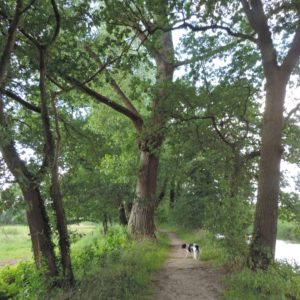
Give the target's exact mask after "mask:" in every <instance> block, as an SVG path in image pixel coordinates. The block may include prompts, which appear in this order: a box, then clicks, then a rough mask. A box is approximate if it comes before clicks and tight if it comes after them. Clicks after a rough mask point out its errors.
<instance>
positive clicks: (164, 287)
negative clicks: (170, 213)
mask: <svg viewBox="0 0 300 300" xmlns="http://www.w3.org/2000/svg"><path fill="white" fill-rule="evenodd" d="M167 235H168V238H169V239H170V246H171V249H170V252H169V255H168V259H167V260H166V261H165V262H164V265H163V269H162V270H161V271H159V272H158V274H157V275H156V276H155V278H154V280H153V288H154V289H155V293H154V296H153V298H152V299H153V300H171V299H172V300H194V299H195V300H202V299H203V300H215V299H219V298H220V295H221V292H222V284H221V282H222V277H223V276H224V273H222V272H221V271H220V272H218V271H217V270H213V269H212V267H211V266H210V265H209V264H208V263H207V262H202V261H199V260H194V259H192V258H191V256H189V258H186V259H185V258H184V257H185V250H184V249H182V248H181V245H182V244H183V241H181V240H179V239H178V238H177V237H176V235H175V234H174V233H167Z"/></svg>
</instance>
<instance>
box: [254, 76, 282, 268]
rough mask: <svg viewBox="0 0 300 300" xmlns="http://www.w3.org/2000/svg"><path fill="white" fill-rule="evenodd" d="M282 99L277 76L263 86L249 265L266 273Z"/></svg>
mask: <svg viewBox="0 0 300 300" xmlns="http://www.w3.org/2000/svg"><path fill="white" fill-rule="evenodd" d="M284 98H285V86H284V85H283V84H282V80H280V77H279V76H278V77H277V79H276V80H274V81H273V82H271V83H270V84H269V86H267V95H266V107H265V112H264V118H263V129H262V147H261V161H260V175H259V182H258V198H257V204H256V214H255V222H254V236H253V242H252V244H251V252H250V262H249V264H250V267H252V268H254V269H255V268H262V269H266V268H267V267H268V266H269V265H270V263H271V261H272V260H273V259H274V255H275V246H276V235H277V213H278V195H279V180H280V161H281V155H282V150H283V148H282V145H281V138H282V128H283V104H284Z"/></svg>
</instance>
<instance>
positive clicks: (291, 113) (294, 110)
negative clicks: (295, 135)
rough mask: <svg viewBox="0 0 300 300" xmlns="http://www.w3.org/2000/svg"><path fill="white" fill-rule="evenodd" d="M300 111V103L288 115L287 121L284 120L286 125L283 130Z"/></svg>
mask: <svg viewBox="0 0 300 300" xmlns="http://www.w3.org/2000/svg"><path fill="white" fill-rule="evenodd" d="M299 109H300V103H298V104H297V105H296V106H295V107H294V108H293V109H292V110H291V111H290V112H289V113H288V114H287V116H286V117H285V120H284V125H283V128H285V127H286V126H287V124H288V122H289V120H290V118H291V117H292V115H293V114H295V113H296V112H297V111H299Z"/></svg>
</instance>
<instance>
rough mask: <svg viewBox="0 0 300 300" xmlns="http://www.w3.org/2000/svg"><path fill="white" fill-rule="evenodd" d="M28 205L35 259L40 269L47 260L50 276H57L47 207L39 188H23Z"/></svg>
mask: <svg viewBox="0 0 300 300" xmlns="http://www.w3.org/2000/svg"><path fill="white" fill-rule="evenodd" d="M22 192H23V196H24V199H25V201H26V203H27V220H28V225H29V230H30V235H31V240H32V248H33V253H34V259H35V262H36V264H37V266H38V267H40V266H41V263H42V259H44V260H45V262H46V265H47V268H48V273H49V275H50V276H57V275H58V270H57V266H56V258H55V254H54V247H53V243H52V240H51V231H50V227H49V221H48V217H47V214H46V210H45V206H44V203H43V200H42V197H41V194H40V191H39V189H38V188H31V187H28V188H22Z"/></svg>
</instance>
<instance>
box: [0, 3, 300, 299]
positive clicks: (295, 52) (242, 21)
mask: <svg viewBox="0 0 300 300" xmlns="http://www.w3.org/2000/svg"><path fill="white" fill-rule="evenodd" d="M0 29H1V30H0V35H1V39H0V51H1V53H0V56H1V61H0V150H1V154H0V159H1V160H0V172H1V173H0V174H1V179H0V180H1V188H0V190H1V202H0V212H1V213H2V215H1V218H2V220H4V219H5V220H12V219H16V220H19V221H20V222H27V224H28V226H29V230H30V237H31V242H32V249H33V255H34V260H35V265H36V268H38V269H40V268H42V269H43V272H44V273H45V276H47V277H48V278H52V279H53V278H55V280H53V281H52V282H54V283H52V284H51V288H53V287H57V286H63V285H73V284H76V283H75V282H76V276H74V274H73V273H74V272H73V266H72V264H73V262H72V258H71V256H70V237H69V234H68V230H67V227H68V224H71V223H76V222H81V221H92V222H96V223H101V224H103V228H104V231H105V232H106V231H107V230H108V227H110V226H111V224H112V223H120V224H122V225H124V226H126V228H127V229H128V232H129V233H130V235H131V236H132V237H133V238H134V239H139V238H140V237H141V236H142V237H147V238H149V239H154V240H155V239H156V237H157V224H162V223H170V222H172V223H173V224H179V225H181V226H183V227H185V228H190V229H193V228H203V229H205V230H207V231H209V232H211V233H212V234H222V235H224V236H225V240H224V243H225V247H226V248H227V249H228V251H229V252H228V253H230V255H231V257H232V258H236V257H238V256H239V255H241V256H243V255H246V256H247V259H246V261H245V264H246V265H247V266H248V268H250V269H251V270H268V268H269V267H270V266H271V265H272V263H273V261H274V252H275V244H276V236H277V222H278V219H279V218H280V219H282V220H289V221H293V222H296V223H297V222H298V223H297V224H299V222H300V200H299V195H298V194H297V193H294V192H290V193H287V192H286V189H282V188H284V187H285V186H286V185H287V184H288V183H287V181H286V178H285V176H284V174H281V172H280V164H281V161H282V160H285V161H287V162H289V163H292V164H294V166H295V165H299V163H300V160H299V159H300V155H299V151H300V147H299V142H298V140H299V139H298V137H299V112H298V109H299V107H300V104H299V99H297V97H294V99H291V97H289V94H290V91H293V90H296V89H297V87H298V85H299V56H300V2H299V0H284V1H279V0H278V1H277V0H274V1H262V0H236V1H225V0H221V1H217V0H207V1H190V0H185V1H178V0H168V1H167V0H164V1H163V0H152V1H147V0H122V1H121V0H120V1H119V0H113V1H105V0H104V1H87V0H47V1H40V0H16V1H12V0H5V1H1V3H0ZM297 100H298V102H297ZM287 102H288V103H289V104H287ZM299 188H300V187H299ZM247 234H252V240H251V243H250V246H248V245H247V244H246V242H245V238H244V237H245V235H247ZM54 236H55V237H57V238H55V239H54V238H53V237H54ZM56 248H57V249H58V251H56V250H55V249H56ZM57 278H59V279H57ZM295 299H296V298H295Z"/></svg>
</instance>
